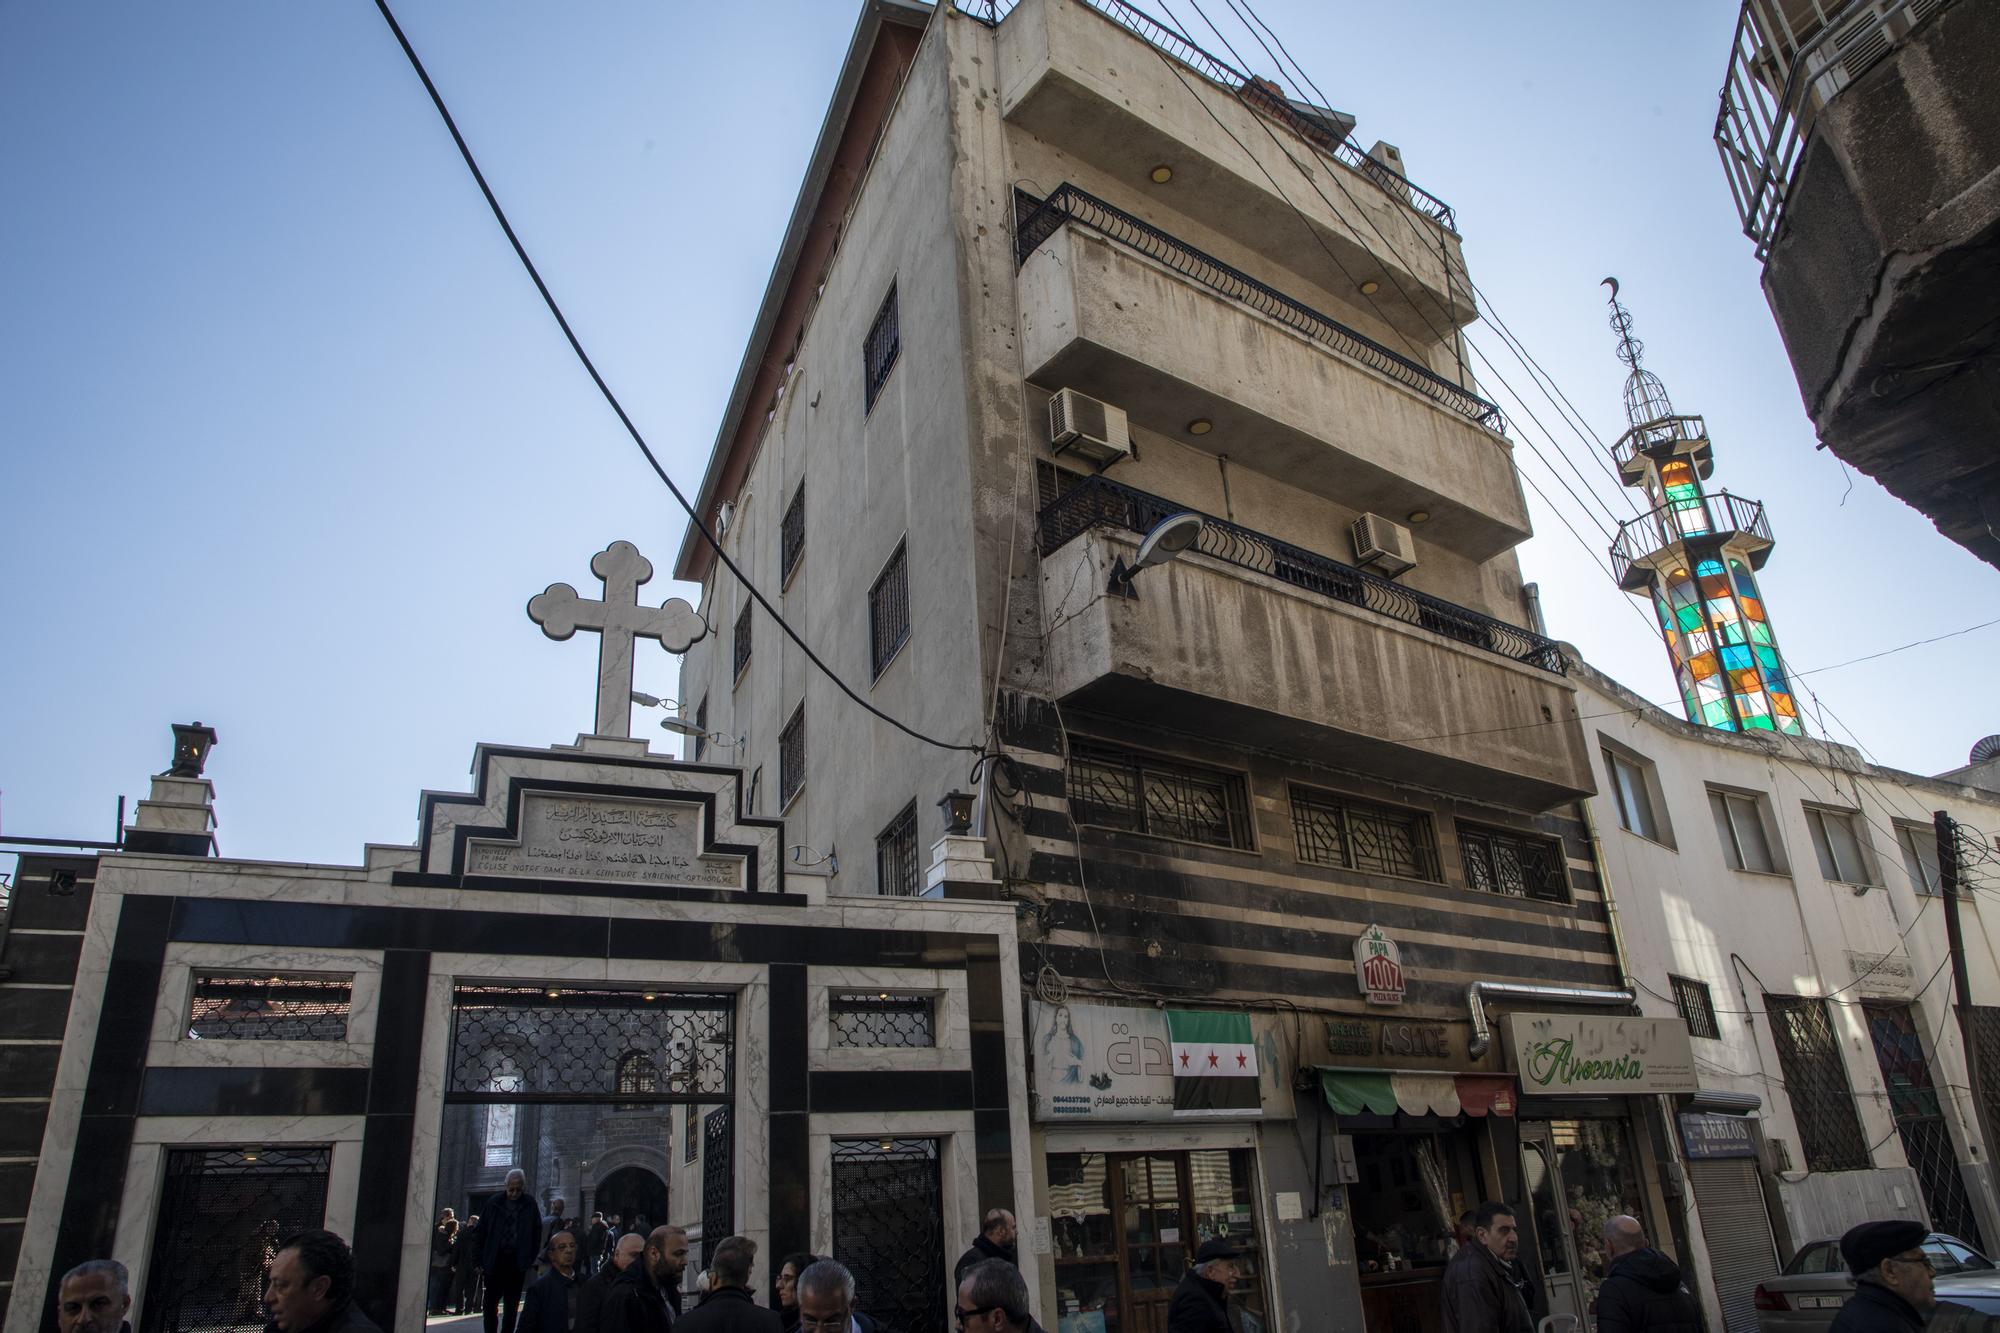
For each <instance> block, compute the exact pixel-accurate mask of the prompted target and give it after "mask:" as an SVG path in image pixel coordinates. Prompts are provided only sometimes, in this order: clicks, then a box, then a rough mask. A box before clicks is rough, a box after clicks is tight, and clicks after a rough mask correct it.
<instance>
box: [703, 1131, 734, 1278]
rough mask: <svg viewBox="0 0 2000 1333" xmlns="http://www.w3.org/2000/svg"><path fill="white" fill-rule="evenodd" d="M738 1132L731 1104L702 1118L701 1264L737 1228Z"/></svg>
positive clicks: (705, 1266)
mask: <svg viewBox="0 0 2000 1333" xmlns="http://www.w3.org/2000/svg"><path fill="white" fill-rule="evenodd" d="M734 1144H735V1136H734V1135H732V1134H731V1133H730V1132H729V1108H728V1107H726V1106H718V1107H716V1108H715V1109H714V1110H713V1111H710V1112H709V1113H708V1114H707V1115H705V1116H703V1117H702V1118H701V1266H702V1267H703V1268H707V1267H708V1264H709V1261H710V1260H711V1259H713V1258H715V1247H716V1246H717V1245H719V1244H721V1243H722V1241H723V1239H724V1237H726V1236H728V1235H730V1234H731V1233H732V1232H733V1231H734V1230H735V1228H736V1172H735V1170H734V1166H735V1162H734V1158H735V1153H734V1151H733V1149H734Z"/></svg>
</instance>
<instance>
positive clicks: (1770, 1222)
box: [1572, 666, 2000, 1333]
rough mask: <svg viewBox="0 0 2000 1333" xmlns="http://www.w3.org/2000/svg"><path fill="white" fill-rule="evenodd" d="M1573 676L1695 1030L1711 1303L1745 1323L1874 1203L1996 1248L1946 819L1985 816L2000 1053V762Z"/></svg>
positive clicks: (1980, 1026)
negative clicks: (1777, 1283)
mask: <svg viewBox="0 0 2000 1333" xmlns="http://www.w3.org/2000/svg"><path fill="white" fill-rule="evenodd" d="M1572 677H1573V679H1575V680H1576V682H1577V684H1578V686H1579V689H1578V695H1577V700H1578V704H1579V707H1580V709H1581V711H1582V715H1583V716H1584V717H1585V718H1586V719H1587V721H1586V723H1585V725H1586V726H1587V728H1588V730H1589V734H1590V740H1591V744H1592V748H1593V749H1594V750H1595V751H1596V752H1597V759H1598V761H1599V763H1600V766H1601V769H1600V775H1599V776H1600V782H1599V790H1598V795H1596V796H1595V797H1593V798H1591V800H1590V802H1589V807H1590V811H1591V816H1592V822H1593V825H1594V826H1595V828H1596V830H1597V831H1598V836H1599V837H1600V838H1601V839H1602V857H1601V860H1602V865H1603V867H1604V873H1605V876H1606V878H1607V879H1608V881H1609V885H1610V890H1611V893H1612V897H1613V900H1614V902H1615V904H1616V906H1617V912H1618V917H1619V921H1620V927H1621V932H1622V934H1623V937H1624V940H1625V944H1626V957H1627V965H1628V967H1629V968H1630V976H1631V978H1632V981H1633V983H1634V986H1635V988H1636V989H1637V990H1638V992H1639V997H1640V1006H1641V1008H1642V1010H1643V1011H1644V1012H1645V1013H1648V1014H1659V1015H1669V1014H1671V1015H1677V1016H1679V1017H1681V1018H1682V1019H1684V1020H1685V1021H1686V1023H1687V1025H1688V1030H1689V1032H1690V1033H1691V1034H1692V1045H1693V1048H1694V1056H1695V1062H1696V1065H1697V1068H1698V1072H1699V1075H1700V1082H1701V1089H1702V1091H1701V1094H1700V1095H1699V1096H1698V1097H1697V1098H1695V1099H1693V1100H1692V1101H1690V1102H1689V1103H1687V1104H1686V1109H1684V1110H1683V1111H1682V1113H1681V1114H1680V1116H1679V1117H1678V1118H1679V1119H1680V1121H1681V1124H1680V1126H1679V1128H1680V1132H1681V1134H1682V1136H1683V1138H1684V1140H1685V1144H1684V1146H1685V1149H1686V1152H1687V1158H1688V1160H1687V1163H1686V1165H1687V1176H1688V1183H1689V1185H1690V1191H1689V1194H1688V1196H1687V1197H1686V1198H1685V1200H1684V1204H1685V1206H1686V1208H1687V1218H1686V1224H1687V1226H1688V1229H1689V1232H1690V1234H1692V1235H1696V1236H1700V1237H1701V1238H1702V1240H1701V1242H1700V1243H1697V1244H1696V1245H1694V1246H1693V1247H1692V1250H1693V1252H1694V1253H1695V1254H1696V1255H1697V1256H1698V1258H1697V1263H1698V1265H1699V1267H1700V1279H1701V1281H1700V1284H1699V1286H1700V1290H1702V1291H1703V1293H1704V1294H1705V1296H1706V1298H1707V1302H1708V1309H1709V1316H1710V1321H1711V1323H1710V1326H1711V1327H1714V1328H1727V1329H1728V1330H1729V1333H1750V1331H1751V1330H1754V1329H1755V1327H1756V1315H1755V1309H1754V1307H1753V1301H1754V1298H1755V1295H1756V1290H1757V1284H1758V1283H1759V1282H1760V1281H1763V1280H1765V1279H1766V1278H1768V1277H1769V1276H1770V1275H1771V1274H1772V1273H1773V1272H1775V1271H1776V1270H1777V1268H1778V1266H1779V1264H1780V1263H1781V1262H1782V1261H1785V1260H1788V1259H1790V1258H1791V1256H1792V1255H1793V1254H1794V1253H1796V1252H1797V1251H1798V1250H1799V1249H1800V1248H1802V1247H1804V1246H1807V1245H1809V1244H1811V1243H1813V1242H1815V1241H1824V1240H1826V1239H1827V1238H1829V1237H1838V1236H1839V1235H1840V1234H1841V1233H1842V1232H1843V1231H1845V1230H1846V1229H1847V1228H1848V1227H1850V1226H1852V1225H1854V1224H1855V1223H1856V1222H1859V1221H1863V1220H1866V1219H1868V1218H1873V1217H1893V1216H1902V1217H1912V1218H1917V1219H1919V1220H1923V1221H1927V1222H1929V1223H1930V1224H1931V1225H1932V1226H1933V1227H1935V1228H1936V1229H1937V1230H1939V1231H1944V1232H1948V1233H1950V1234H1952V1235H1955V1236H1958V1237H1959V1238H1961V1239H1963V1240H1965V1241H1967V1242H1968V1243H1970V1244H1971V1245H1973V1246H1976V1247H1979V1248H1981V1249H1983V1250H1990V1246H1991V1245H1992V1243H1993V1242H1994V1240H1995V1239H1996V1238H2000V1214H1996V1212H1995V1208H1994V1194H1993V1170H1992V1165H1991V1157H1990V1144H1991V1142H1992V1140H1991V1138H1990V1137H1989V1134H1988V1133H1987V1130H1988V1128H1989V1127H1990V1126H1991V1125H1992V1124H1994V1123H1996V1117H2000V1097H1996V1092H2000V1090H1996V1089H1995V1088H1994V1087H1993V1086H1992V1085H1991V1083H1990V1082H1989V1083H1988V1084H1987V1085H1986V1086H1985V1095H1984V1098H1983V1099H1981V1098H1978V1097H1976V1096H1975V1094H1974V1091H1973V1090H1974V1088H1975V1087H1978V1086H1980V1084H1979V1082H1978V1080H1976V1079H1975V1078H1974V1077H1972V1074H1971V1071H1970V1070H1968V1068H1967V1062H1966V1052H1965V1049H1964V1045H1963V1043H1962V1041H1961V1039H1960V1035H1959V1029H1958V1026H1957V1024H1956V1022H1955V1021H1954V1015H1953V1009H1952V1005H1953V1000H1954V992H1953V977H1952V972H1951V969H1950V967H1949V966H1948V960H1949V946H1948V943H1947V938H1946V927H1945V916H1946V912H1945V907H1944V901H1943V899H1942V898H1941V897H1940V896H1939V873H1938V869H1939V867H1938V844H1937V840H1936V838H1935V837H1934V836H1933V822H1932V819H1933V813H1934V812H1935V811H1937V810H1944V811H1946V812H1947V813H1948V814H1949V815H1950V816H1951V817H1952V818H1953V819H1955V820H1957V821H1960V822H1961V823H1962V824H1964V825H1966V826H1968V829H1967V831H1966V833H1965V834H1964V836H1962V837H1961V843H1962V844H1963V845H1964V851H1963V852H1962V854H1961V862H1967V863H1969V864H1967V865H1966V870H1967V875H1966V879H1965V881H1964V882H1966V883H1967V884H1969V885H1970V886H1971V888H1970V889H1968V890H1967V891H1966V892H1964V893H1962V894H1961V898H1960V910H1961V915H1962V924H1963V938H1964V941H1965V958H1966V968H1967V977H1968V981H1969V984H1970V993H1971V999H1972V1008H1971V1023H1972V1029H1973V1033H1974V1038H1975V1041H1976V1042H1977V1043H1978V1045H1979V1047H1980V1050H1981V1054H1982V1059H1983V1061H1984V1064H1985V1068H1986V1069H1988V1070H1991V1069H1992V1068H1993V1062H1994V1060H1995V1059H1996V1057H2000V922H1996V915H2000V914H1996V912H1995V909H1994V904H1993V899H1992V894H1991V892H1990V890H1991V888H1992V886H1993V884H1994V876H1993V863H1992V858H1991V847H1992V843H1991V839H1992V835H1993V833H1994V831H1995V830H2000V790H1996V789H1995V787H1996V786H2000V784H1993V783H1992V782H1991V780H1990V778H1984V777H1983V775H1981V774H1978V773H1976V772H1975V773H1971V774H1964V773H1950V774H1945V775H1943V776H1941V777H1938V778H1929V777H1922V776H1919V775H1917V774H1913V773H1904V772H1899V771H1896V770H1894V769H1888V768H1883V767H1880V766H1877V765H1875V764H1873V763H1870V762H1868V761H1867V760H1866V759H1865V758H1864V757H1863V756H1862V755H1861V754H1859V753H1858V752H1856V751H1855V750H1854V749H1853V748H1851V747H1849V746H1844V745H1839V744H1834V743H1830V742H1826V741H1821V740H1817V739H1809V738H1801V737H1795V736H1788V735H1783V734H1777V733H1773V732H1771V731H1762V732H1756V731H1752V732H1746V733H1731V732H1727V731H1723V730H1718V729H1716V728H1713V727H1707V726H1699V725H1694V724H1691V723H1688V722H1685V721H1682V720H1681V719H1679V718H1676V717H1672V716H1670V715H1668V714H1667V713H1665V712H1664V711H1662V710H1661V709H1659V708H1657V707H1655V706H1654V705H1652V704H1650V703H1647V702H1646V701H1645V700H1644V699H1641V698H1639V697H1638V696H1637V695H1634V694H1632V693H1631V692H1630V691H1628V690H1626V689H1625V688H1624V687H1623V686H1620V685H1619V684H1617V683H1616V682H1615V681H1612V680H1609V679H1607V678H1605V677H1604V676H1602V675H1599V674H1598V673H1596V672H1594V671H1592V670H1591V669H1589V668H1588V667H1584V666H1577V667H1576V668H1575V669H1574V670H1573V671H1572ZM1979 780H1984V781H1986V782H1987V783H1988V785H1987V786H1984V787H1982V786H1976V785H1970V784H1971V783H1972V782H1974V781H1979ZM1973 830H1978V831H1981V832H1979V833H1977V834H1975V833H1973V832H1972V831H1973ZM1974 838H1977V840H1978V841H1979V843H1980V846H1979V847H1978V848H1977V849H1975V848H1973V847H1972V846H1971V845H1970V840H1971V839H1974ZM1990 1077H1991V1076H1990V1075H1988V1078H1989V1080H1990ZM1982 1100H1983V1102H1984V1105H1983V1106H1982V1105H1981V1101H1982Z"/></svg>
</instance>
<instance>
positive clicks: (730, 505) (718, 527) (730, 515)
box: [715, 500, 736, 538]
mask: <svg viewBox="0 0 2000 1333" xmlns="http://www.w3.org/2000/svg"><path fill="white" fill-rule="evenodd" d="M735 521H736V502H735V501H734V500H724V501H723V502H722V504H721V506H720V507H718V508H717V509H716V511H715V535H716V536H717V537H718V538H720V537H727V536H728V535H729V527H730V524H732V523H734V522H735Z"/></svg>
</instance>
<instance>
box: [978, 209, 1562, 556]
mask: <svg viewBox="0 0 2000 1333" xmlns="http://www.w3.org/2000/svg"><path fill="white" fill-rule="evenodd" d="M1019 207H1020V209H1021V221H1020V224H1019V228H1018V242H1017V244H1018V246H1019V254H1020V261H1021V270H1020V279H1019V282H1020V302H1021V318H1022V332H1023V346H1022V353H1023V361H1024V363H1025V365H1026V367H1027V372H1028V378H1029V379H1030V380H1031V381H1033V382H1034V383H1037V384H1040V385H1042V386H1044V387H1046V388H1049V389H1056V388H1063V387H1069V388H1076V389H1080V390H1082V391H1084V392H1086V393H1089V394H1093V395H1095V396H1097V397H1099V398H1103V399H1106V400H1107V401H1109V402H1113V403H1116V404H1117V405H1119V406H1120V407H1123V408H1124V409H1125V410H1126V411H1127V413H1129V414H1130V416H1131V419H1132V420H1133V421H1134V422H1135V423H1137V424H1139V425H1141V426H1144V427H1147V428H1148V429H1151V430H1154V431H1157V432H1159V433H1161V434H1163V435H1167V436H1170V437H1172V438H1175V439H1178V440H1181V441H1183V442H1184V443H1186V444H1188V445H1190V446H1192V447H1196V448H1202V449H1208V450H1211V451H1214V452H1217V453H1227V454H1228V455H1229V456H1230V458H1231V459H1232V460H1235V461H1239V462H1241V463H1243V464H1245V465H1246V466H1249V467H1252V468H1255V469H1256V470H1258V471H1261V472H1264V473H1266V474H1268V475H1271V476H1277V477H1283V478H1285V479H1286V481H1287V482H1289V483H1291V484H1293V485H1296V486H1299V487H1300V488H1302V489H1305V490H1308V491H1311V492H1313V493H1315V494H1318V495H1321V496H1324V497H1326V498H1328V499H1332V500H1335V501H1337V502H1338V503H1340V504H1342V505H1344V506H1346V507H1348V508H1351V509H1355V510H1369V511H1373V512H1377V513H1383V514H1390V515H1394V516H1396V517H1397V518H1401V517H1402V515H1404V514H1407V513H1409V512H1411V511H1413V510H1418V509H1421V510H1426V511H1428V512H1429V513H1430V515H1431V521H1430V523H1429V524H1428V525H1427V526H1426V528H1425V530H1424V536H1425V539H1426V540H1427V541H1431V542H1435V543H1436V544H1438V545H1440V546H1443V547H1446V548H1448V549H1450V550H1453V551H1456V552H1458V553H1459V554H1461V555H1464V556H1466V557H1468V558H1470V559H1473V560H1481V561H1483V560H1488V559H1491V558H1492V557H1494V556H1496V555H1499V554H1501V553H1502V552H1504V551H1507V550H1509V549H1511V548H1512V547H1514V546H1516V545H1518V544H1519V543H1520V542H1521V541H1523V540H1524V539H1525V538H1526V537H1527V536H1528V535H1529V525H1528V513H1527V507H1526V504H1525V503H1524V502H1523V500H1522V497H1521V490H1520V483H1519V479H1518V478H1517V477H1516V476H1515V473H1514V464H1513V454H1512V449H1511V446H1509V445H1508V443H1507V441H1506V440H1505V438H1504V437H1503V436H1501V435H1500V434H1499V433H1498V429H1499V426H1500V424H1501V423H1500V414H1499V411H1498V409H1496V408H1495V407H1494V406H1493V404H1491V403H1489V402H1487V401H1486V400H1484V399H1482V398H1480V397H1479V396H1478V395H1476V394H1473V393H1471V392H1470V391H1468V390H1466V389H1465V388H1463V387H1462V386H1460V385H1457V384H1454V383H1452V382H1451V381H1450V380H1447V379H1445V378H1443V377H1442V376H1439V375H1437V374H1436V373H1434V372H1432V371H1431V370H1429V369H1428V368H1427V367H1425V366H1422V365H1420V364H1418V363H1417V362H1415V361H1412V360H1410V359H1409V358H1407V357H1404V356H1401V355H1399V354H1397V353H1396V352H1393V351H1391V350H1390V349H1388V348H1386V347H1384V346H1382V345H1381V344H1380V343H1377V342H1375V341H1373V340H1371V339H1369V338H1367V337H1364V336H1363V335H1361V334H1360V333H1357V332H1355V331H1354V330H1353V329H1350V328H1347V327H1346V326H1344V325H1342V324H1341V323H1339V322H1338V321H1337V320H1334V319H1332V318H1331V317H1329V316H1327V315H1324V314H1322V313H1320V312H1318V311H1316V310H1314V309H1312V308H1311V307H1310V306H1308V305H1306V304H1304V303H1303V302H1300V301H1298V300H1296V299H1294V298H1292V297H1289V296H1286V295H1285V294H1283V293H1281V292H1279V291H1277V290H1275V289H1274V288H1271V287H1269V286H1267V285H1265V284H1264V283H1262V282H1259V281H1258V280H1257V279H1255V278H1252V277H1251V276H1249V275H1248V274H1246V273H1244V272H1242V271H1241V270H1239V269H1236V268H1233V267H1231V266H1230V265H1228V264H1225V263H1223V262H1222V261H1220V260H1218V259H1216V258H1215V257H1213V256H1212V255H1208V254H1206V253H1204V252H1202V251H1201V250H1199V249H1196V248H1195V247H1194V246H1192V245H1189V244H1188V243H1186V242H1185V241H1182V240H1180V239H1179V238H1177V237H1174V236H1171V235H1169V234H1168V233H1166V232H1164V231H1162V230H1160V229H1159V228H1157V227H1154V226H1152V225H1150V224H1149V223H1146V222H1144V221H1143V220H1141V219H1139V218H1136V217H1134V216H1132V215H1131V214H1130V213H1126V212H1124V211H1123V210H1121V209H1118V208H1115V207H1113V206H1112V205H1110V204H1108V203H1106V202H1104V201H1103V200H1101V199H1098V198H1096V197H1095V196H1093V195H1090V194H1087V193H1085V192H1084V191H1082V190H1079V189H1077V188H1075V187H1074V186H1071V185H1064V186H1063V187H1061V188H1060V189H1058V190H1056V191H1055V192H1054V193H1053V194H1052V195H1050V196H1049V198H1048V199H1047V200H1045V201H1035V200H1032V199H1029V198H1026V197H1024V198H1022V199H1021V200H1020V201H1019ZM1197 418H1201V419H1205V420H1208V421H1210V422H1212V423H1213V430H1212V431H1211V432H1209V433H1208V434H1206V435H1203V436H1198V437H1197V436H1191V435H1190V434H1189V433H1188V432H1187V430H1186V426H1187V423H1188V422H1190V421H1192V420H1195V419H1197Z"/></svg>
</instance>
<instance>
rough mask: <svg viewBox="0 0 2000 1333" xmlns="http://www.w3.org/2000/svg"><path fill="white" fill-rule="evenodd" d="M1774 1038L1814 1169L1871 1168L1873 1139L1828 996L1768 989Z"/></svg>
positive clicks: (1766, 1005)
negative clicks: (1864, 1132)
mask: <svg viewBox="0 0 2000 1333" xmlns="http://www.w3.org/2000/svg"><path fill="white" fill-rule="evenodd" d="M1764 1011H1765V1012H1766V1013H1767V1014H1769V1015H1770V1017H1771V1041H1772V1044H1773V1045H1775V1046H1776V1047H1777V1048H1778V1066H1779V1068H1780V1069H1782V1070H1783V1071H1784V1075H1785V1095H1786V1096H1788V1097H1790V1098H1791V1102H1792V1116H1793V1118H1794V1119H1796V1120H1797V1121H1798V1123H1799V1147H1800V1148H1801V1149H1802V1150H1803V1151H1804V1153H1805V1159H1806V1170H1808V1171H1865V1170H1867V1169H1868V1143H1867V1140H1866V1139H1864V1138H1862V1136H1861V1118H1860V1117H1859V1116H1858V1115H1856V1114H1855V1111H1854V1092H1853V1090H1852V1089H1851V1088H1850V1087H1849V1086H1848V1082H1847V1066H1846V1065H1845V1064H1844V1063H1842V1061H1841V1058H1840V1043H1839V1042H1838V1041H1837V1040H1836V1039H1835V1038H1834V1035H1833V1023H1832V1021H1831V1020H1830V1019H1829V1018H1828V1017H1827V1011H1826V1001H1825V1000H1823V999H1820V998H1818V997H1817V996H1808V995H1766V996H1765V997H1764Z"/></svg>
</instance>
